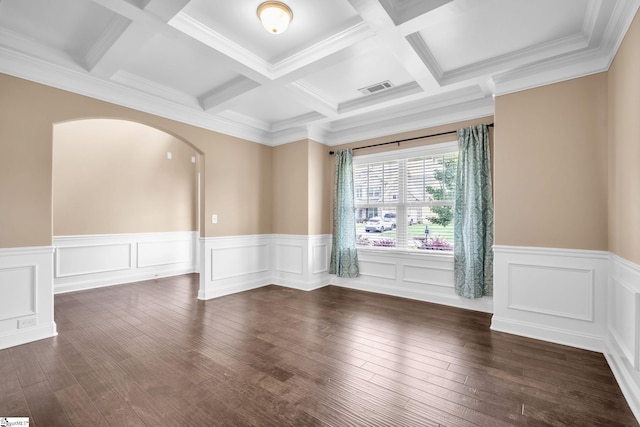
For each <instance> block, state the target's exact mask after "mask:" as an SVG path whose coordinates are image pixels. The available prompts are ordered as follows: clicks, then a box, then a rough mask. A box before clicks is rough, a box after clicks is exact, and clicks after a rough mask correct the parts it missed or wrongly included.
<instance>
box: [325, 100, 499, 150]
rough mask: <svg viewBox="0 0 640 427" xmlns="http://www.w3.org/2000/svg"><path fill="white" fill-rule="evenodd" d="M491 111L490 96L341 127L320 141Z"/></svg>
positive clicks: (417, 126) (416, 127)
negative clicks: (373, 122) (398, 117)
mask: <svg viewBox="0 0 640 427" xmlns="http://www.w3.org/2000/svg"><path fill="white" fill-rule="evenodd" d="M493 113H494V103H493V98H492V97H485V98H482V99H478V100H474V101H468V102H463V103H460V104H455V105H449V106H446V107H442V108H436V109H434V110H431V111H426V112H425V111H421V112H416V113H413V114H409V115H405V116H402V119H401V120H398V119H395V118H394V119H387V120H382V121H378V122H376V123H375V126H371V125H367V124H364V125H360V126H353V127H351V128H346V129H344V130H339V131H332V132H331V133H330V134H329V135H328V136H327V137H326V138H325V139H324V141H321V142H322V143H324V144H325V145H329V146H334V145H341V144H347V143H350V142H356V141H361V140H364V139H371V138H378V137H381V136H388V135H395V134H398V133H402V132H410V131H414V130H420V129H426V128H431V127H435V126H442V125H447V124H451V123H458V122H463V121H466V120H472V119H477V118H479V117H488V116H493Z"/></svg>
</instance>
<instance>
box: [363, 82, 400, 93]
mask: <svg viewBox="0 0 640 427" xmlns="http://www.w3.org/2000/svg"><path fill="white" fill-rule="evenodd" d="M392 87H393V85H392V84H391V82H390V81H389V80H385V81H383V82H380V83H376V84H374V85H371V86H367V87H363V88H360V89H358V90H359V91H360V92H362V94H363V95H370V94H372V93H376V92H380V91H381V90H386V89H389V88H392Z"/></svg>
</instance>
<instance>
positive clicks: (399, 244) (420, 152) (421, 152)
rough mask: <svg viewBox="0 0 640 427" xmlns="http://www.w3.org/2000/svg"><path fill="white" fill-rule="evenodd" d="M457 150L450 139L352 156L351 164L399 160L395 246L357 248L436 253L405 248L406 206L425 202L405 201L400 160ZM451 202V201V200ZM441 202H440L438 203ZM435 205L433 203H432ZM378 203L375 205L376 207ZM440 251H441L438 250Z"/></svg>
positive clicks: (403, 173)
mask: <svg viewBox="0 0 640 427" xmlns="http://www.w3.org/2000/svg"><path fill="white" fill-rule="evenodd" d="M457 151H458V141H450V142H443V143H440V144H433V145H426V146H423V147H414V148H404V149H399V150H393V151H386V152H383V153H374V154H364V155H360V156H353V166H354V167H355V166H357V165H361V164H366V163H379V162H390V161H400V162H399V170H398V174H399V177H398V200H397V203H394V204H393V205H394V206H397V209H396V247H395V248H372V247H364V248H363V247H358V250H374V251H380V250H383V251H396V252H405V253H411V254H419V253H426V254H430V255H432V254H434V253H438V251H414V250H411V251H410V250H409V249H407V239H408V236H407V227H408V224H407V208H409V207H411V206H414V205H416V206H417V205H420V206H424V205H425V204H427V205H428V204H429V203H428V202H426V203H416V202H412V203H407V200H406V191H405V188H406V181H407V174H406V173H405V172H406V171H405V167H406V162H402V160H408V159H413V158H415V157H426V156H437V155H440V154H448V153H453V152H457ZM451 203H452V204H453V202H451ZM438 204H441V203H438ZM434 205H435V204H434ZM356 206H357V208H366V207H374V206H373V205H371V206H369V205H362V204H360V205H356ZM378 206H380V205H376V207H378ZM440 253H441V252H440ZM450 254H451V252H445V253H443V255H450Z"/></svg>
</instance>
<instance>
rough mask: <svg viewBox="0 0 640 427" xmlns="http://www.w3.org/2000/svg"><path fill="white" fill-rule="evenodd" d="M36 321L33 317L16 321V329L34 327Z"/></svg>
mask: <svg viewBox="0 0 640 427" xmlns="http://www.w3.org/2000/svg"><path fill="white" fill-rule="evenodd" d="M36 320H37V319H36V318H35V317H29V318H28V319H18V329H24V328H32V327H34V326H36V323H37V322H36Z"/></svg>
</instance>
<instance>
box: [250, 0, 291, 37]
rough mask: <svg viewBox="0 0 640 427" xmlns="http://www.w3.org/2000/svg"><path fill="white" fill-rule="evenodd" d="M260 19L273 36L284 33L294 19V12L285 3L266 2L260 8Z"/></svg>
mask: <svg viewBox="0 0 640 427" xmlns="http://www.w3.org/2000/svg"><path fill="white" fill-rule="evenodd" d="M258 17H259V18H260V21H262V25H264V28H266V29H267V31H269V32H270V33H271V34H280V33H283V32H284V31H285V30H286V29H287V27H288V26H289V23H290V22H291V20H292V19H293V12H292V11H291V9H290V8H289V6H287V5H286V4H284V3H281V2H279V1H266V2H264V3H262V4H261V5H260V6H258Z"/></svg>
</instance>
